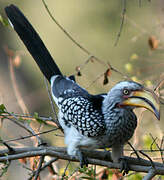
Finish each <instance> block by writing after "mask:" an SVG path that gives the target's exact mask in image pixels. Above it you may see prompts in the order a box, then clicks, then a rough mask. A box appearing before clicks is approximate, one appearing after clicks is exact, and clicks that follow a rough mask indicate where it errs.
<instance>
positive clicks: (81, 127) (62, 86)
mask: <svg viewBox="0 0 164 180" xmlns="http://www.w3.org/2000/svg"><path fill="white" fill-rule="evenodd" d="M51 87H52V94H53V96H55V97H54V99H55V100H56V103H57V104H58V107H59V109H60V113H59V114H60V116H61V117H60V118H62V120H63V121H64V123H65V125H66V126H68V127H70V126H74V127H75V128H76V129H77V130H78V131H79V132H80V133H81V134H83V135H85V136H87V137H96V136H99V135H102V134H104V132H105V128H106V127H105V123H104V117H103V114H102V102H103V99H104V96H105V94H103V95H90V94H89V93H88V92H87V91H86V90H85V89H83V88H81V87H80V86H79V85H78V84H76V83H75V82H74V81H72V80H69V79H68V78H64V77H61V76H58V77H55V79H54V82H53V83H52V86H51Z"/></svg>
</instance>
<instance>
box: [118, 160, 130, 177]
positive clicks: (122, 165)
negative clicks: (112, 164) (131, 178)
mask: <svg viewBox="0 0 164 180" xmlns="http://www.w3.org/2000/svg"><path fill="white" fill-rule="evenodd" d="M119 160H120V171H121V172H122V174H123V176H124V175H126V174H128V173H129V170H130V168H129V165H128V162H127V160H126V159H125V158H120V159H119Z"/></svg>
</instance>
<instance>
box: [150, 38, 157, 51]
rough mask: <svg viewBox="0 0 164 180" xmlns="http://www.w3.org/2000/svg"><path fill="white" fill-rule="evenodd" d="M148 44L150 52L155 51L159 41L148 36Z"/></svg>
mask: <svg viewBox="0 0 164 180" xmlns="http://www.w3.org/2000/svg"><path fill="white" fill-rule="evenodd" d="M148 43H149V47H150V49H151V50H155V49H157V48H158V44H159V41H158V40H157V39H156V37H155V36H150V37H149V39H148Z"/></svg>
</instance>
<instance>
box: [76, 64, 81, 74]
mask: <svg viewBox="0 0 164 180" xmlns="http://www.w3.org/2000/svg"><path fill="white" fill-rule="evenodd" d="M76 71H77V75H78V76H82V74H81V71H80V66H77V67H76Z"/></svg>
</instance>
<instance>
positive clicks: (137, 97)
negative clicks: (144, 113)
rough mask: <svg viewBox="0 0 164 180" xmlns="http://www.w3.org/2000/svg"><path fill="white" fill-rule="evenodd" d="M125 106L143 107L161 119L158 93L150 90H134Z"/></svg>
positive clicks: (124, 103)
mask: <svg viewBox="0 0 164 180" xmlns="http://www.w3.org/2000/svg"><path fill="white" fill-rule="evenodd" d="M122 104H123V105H124V106H135V107H143V108H146V109H148V110H150V111H151V112H152V113H154V114H155V116H156V118H157V119H158V120H160V103H159V100H158V97H157V95H156V94H155V93H154V92H153V91H150V90H147V89H143V90H142V91H133V92H132V94H131V96H130V97H128V98H127V99H126V100H125V101H124V102H123V103H122Z"/></svg>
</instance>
